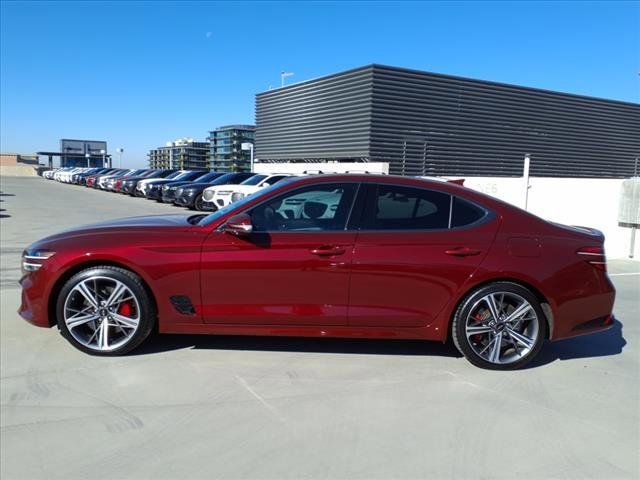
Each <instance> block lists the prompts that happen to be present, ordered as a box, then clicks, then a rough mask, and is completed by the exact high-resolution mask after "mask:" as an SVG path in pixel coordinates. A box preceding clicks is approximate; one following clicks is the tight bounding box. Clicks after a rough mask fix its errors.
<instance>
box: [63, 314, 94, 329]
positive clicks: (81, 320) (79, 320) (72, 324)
mask: <svg viewBox="0 0 640 480" xmlns="http://www.w3.org/2000/svg"><path fill="white" fill-rule="evenodd" d="M99 318H100V317H99V316H98V315H93V314H92V315H85V316H84V317H73V318H69V319H67V320H66V322H67V327H68V328H69V330H71V329H72V328H76V327H79V326H80V325H84V324H86V323H89V322H91V321H92V320H98V319H99Z"/></svg>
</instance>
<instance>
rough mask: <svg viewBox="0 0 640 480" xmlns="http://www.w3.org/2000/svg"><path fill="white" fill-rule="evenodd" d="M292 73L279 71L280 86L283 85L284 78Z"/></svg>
mask: <svg viewBox="0 0 640 480" xmlns="http://www.w3.org/2000/svg"><path fill="white" fill-rule="evenodd" d="M293 75H294V73H293V72H280V88H282V87H284V79H285V78H287V77H291V76H293Z"/></svg>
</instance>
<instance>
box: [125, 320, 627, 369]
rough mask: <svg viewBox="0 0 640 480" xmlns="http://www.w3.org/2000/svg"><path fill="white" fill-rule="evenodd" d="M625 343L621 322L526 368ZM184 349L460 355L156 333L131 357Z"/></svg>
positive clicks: (405, 346) (393, 344) (432, 346)
mask: <svg viewBox="0 0 640 480" xmlns="http://www.w3.org/2000/svg"><path fill="white" fill-rule="evenodd" d="M626 344H627V342H626V340H625V339H624V337H623V336H622V323H621V322H620V321H618V320H616V321H615V322H614V324H613V326H612V327H611V328H610V329H608V330H606V331H604V332H599V333H594V334H590V335H584V336H580V337H575V338H569V339H566V340H558V341H556V342H546V343H545V345H544V346H543V348H542V351H541V352H540V354H538V357H537V358H535V359H534V360H533V361H532V362H531V363H530V364H529V365H527V366H526V367H525V368H527V369H530V368H537V367H541V366H543V365H547V364H549V363H553V362H555V361H557V360H576V359H580V358H591V357H605V356H611V355H618V354H620V353H621V352H622V349H623V348H624V346H625V345H626ZM185 348H192V349H204V350H246V351H266V352H300V353H329V354H331V353H333V354H336V353H337V354H356V355H415V356H418V355H421V356H425V357H426V356H442V357H454V358H459V357H462V355H461V354H460V353H459V352H458V350H457V349H456V348H455V346H454V345H453V344H452V343H451V342H450V341H449V342H447V343H444V344H443V343H440V342H433V341H431V342H429V341H422V340H387V339H360V338H358V339H350V338H309V337H259V336H242V335H176V334H158V335H154V336H153V338H151V339H149V341H147V342H145V343H144V344H143V345H142V346H141V347H139V348H137V349H136V350H135V351H134V352H132V353H131V355H135V356H137V355H149V354H154V353H159V352H166V351H171V350H181V349H185Z"/></svg>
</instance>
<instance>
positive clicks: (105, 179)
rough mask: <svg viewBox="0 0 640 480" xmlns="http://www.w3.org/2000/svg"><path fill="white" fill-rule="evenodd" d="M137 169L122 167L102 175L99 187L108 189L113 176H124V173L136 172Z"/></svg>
mask: <svg viewBox="0 0 640 480" xmlns="http://www.w3.org/2000/svg"><path fill="white" fill-rule="evenodd" d="M134 171H135V170H133V169H126V168H125V169H120V170H116V171H115V172H113V173H110V174H109V175H100V179H99V180H98V188H99V189H100V190H106V189H107V182H108V181H109V180H111V179H112V178H117V177H122V176H124V175H127V174H129V173H132V172H134Z"/></svg>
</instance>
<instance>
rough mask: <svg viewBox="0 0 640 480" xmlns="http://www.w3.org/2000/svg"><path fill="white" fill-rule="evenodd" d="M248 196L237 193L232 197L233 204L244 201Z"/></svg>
mask: <svg viewBox="0 0 640 480" xmlns="http://www.w3.org/2000/svg"><path fill="white" fill-rule="evenodd" d="M245 196H246V195H245V194H244V193H242V192H235V193H234V194H232V195H231V202H237V201H238V200H242V199H243V198H244V197H245Z"/></svg>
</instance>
